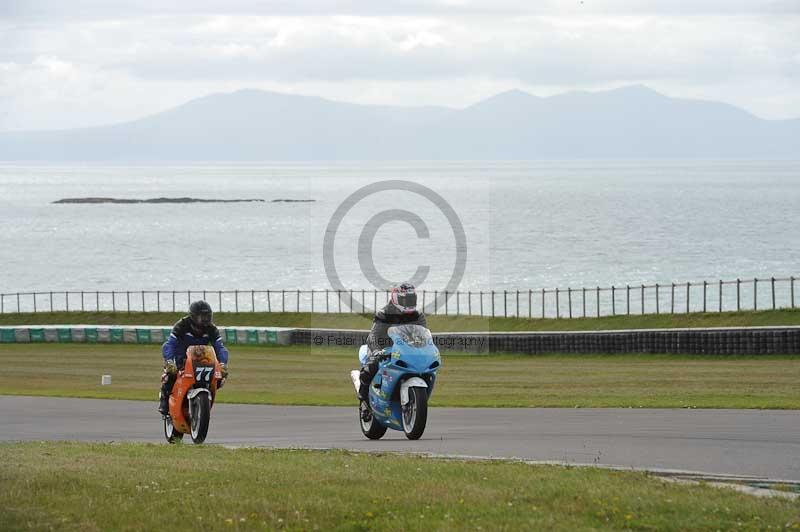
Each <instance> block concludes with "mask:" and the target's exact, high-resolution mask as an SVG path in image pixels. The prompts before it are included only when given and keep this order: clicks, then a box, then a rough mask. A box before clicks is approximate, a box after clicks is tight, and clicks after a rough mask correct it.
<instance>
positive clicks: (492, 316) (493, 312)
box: [492, 290, 494, 318]
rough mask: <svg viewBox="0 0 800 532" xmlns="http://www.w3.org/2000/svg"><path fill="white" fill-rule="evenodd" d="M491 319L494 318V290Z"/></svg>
mask: <svg viewBox="0 0 800 532" xmlns="http://www.w3.org/2000/svg"><path fill="white" fill-rule="evenodd" d="M492 317H493V318H494V290H492Z"/></svg>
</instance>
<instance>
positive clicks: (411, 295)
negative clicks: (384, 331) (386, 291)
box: [390, 283, 417, 314]
mask: <svg viewBox="0 0 800 532" xmlns="http://www.w3.org/2000/svg"><path fill="white" fill-rule="evenodd" d="M390 301H391V302H392V305H394V306H395V307H397V309H398V310H399V311H400V312H403V313H406V314H410V313H412V312H414V311H415V310H417V291H416V289H415V288H414V285H413V284H411V283H403V284H401V285H400V286H399V287H394V288H392V294H391V299H390Z"/></svg>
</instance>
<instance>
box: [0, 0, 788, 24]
mask: <svg viewBox="0 0 800 532" xmlns="http://www.w3.org/2000/svg"><path fill="white" fill-rule="evenodd" d="M492 13H494V14H538V15H559V14H569V13H574V14H581V13H583V14H687V15H691V14H743V13H744V14H776V13H800V2H797V1H796V0H696V1H675V0H583V1H581V0H574V1H570V2H564V1H563V0H540V1H536V2H531V1H530V0H472V1H470V0H461V1H458V0H456V1H453V0H429V1H423V0H394V1H377V2H376V1H358V0H314V1H308V0H305V1H303V0H300V1H292V0H266V1H258V0H228V1H226V2H222V1H219V0H183V1H177V2H162V1H157V0H81V1H80V2H64V1H63V0H6V1H5V2H3V3H0V18H35V19H56V18H57V19H61V18H68V19H98V18H119V17H130V16H153V15H156V16H158V15H178V14H244V15H272V16H275V15H330V14H339V15H364V16H375V15H411V16H413V15H458V14H462V15H463V14H477V15H481V14H484V15H485V14H492Z"/></svg>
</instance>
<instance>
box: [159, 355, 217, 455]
mask: <svg viewBox="0 0 800 532" xmlns="http://www.w3.org/2000/svg"><path fill="white" fill-rule="evenodd" d="M223 384H224V380H223V378H222V368H221V366H220V363H219V361H218V360H217V353H216V352H215V351H214V348H213V347H211V346H210V345H194V346H191V347H189V349H187V350H186V363H185V364H184V367H183V369H182V370H180V371H179V372H178V377H177V379H176V380H175V386H173V387H172V393H171V394H170V396H169V415H168V416H164V436H165V437H166V438H167V441H168V442H170V443H175V442H176V441H180V440H181V439H183V435H184V434H187V433H189V434H191V436H192V441H193V442H194V443H203V442H204V441H205V439H206V436H207V435H208V423H209V421H211V407H212V406H213V405H214V399H215V398H216V396H217V389H218V388H220V387H222V385H223Z"/></svg>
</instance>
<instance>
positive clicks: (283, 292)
mask: <svg viewBox="0 0 800 532" xmlns="http://www.w3.org/2000/svg"><path fill="white" fill-rule="evenodd" d="M281 312H282V313H285V312H286V290H281Z"/></svg>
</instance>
